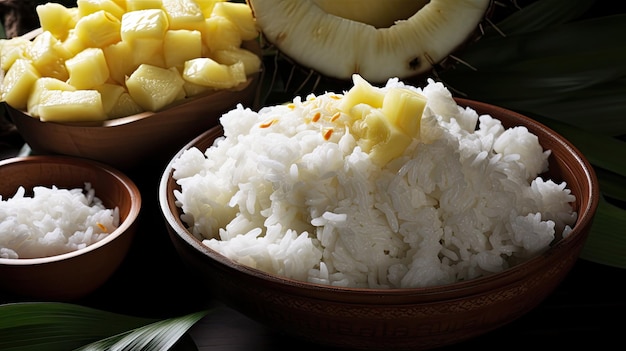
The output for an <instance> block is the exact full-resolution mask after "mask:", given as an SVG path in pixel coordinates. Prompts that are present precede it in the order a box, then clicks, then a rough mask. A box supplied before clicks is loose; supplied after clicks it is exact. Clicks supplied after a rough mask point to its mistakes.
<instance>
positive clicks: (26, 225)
mask: <svg viewBox="0 0 626 351" xmlns="http://www.w3.org/2000/svg"><path fill="white" fill-rule="evenodd" d="M118 226H119V209H118V208H117V207H116V208H114V209H107V208H105V206H104V205H103V204H102V201H101V200H100V199H99V198H98V197H96V196H95V190H94V189H93V188H92V187H91V184H90V183H85V188H84V189H81V188H75V189H62V188H57V187H56V186H52V187H44V186H36V187H33V194H32V196H27V195H26V189H25V188H24V187H19V189H18V190H17V192H16V193H15V195H14V196H13V197H11V198H8V199H6V200H3V199H2V197H1V196H0V258H11V259H13V258H15V259H16V258H38V257H48V256H54V255H60V254H64V253H68V252H71V251H74V250H79V249H82V248H85V247H87V246H88V245H91V244H93V243H96V242H98V241H100V240H102V239H103V238H105V237H106V236H107V235H109V233H111V232H113V231H114V230H115V229H116V228H117V227H118Z"/></svg>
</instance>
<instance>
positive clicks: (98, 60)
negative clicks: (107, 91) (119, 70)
mask: <svg viewBox="0 0 626 351" xmlns="http://www.w3.org/2000/svg"><path fill="white" fill-rule="evenodd" d="M65 66H66V67H67V71H68V72H69V76H70V78H69V80H68V83H69V84H71V85H73V86H74V87H76V88H77V89H91V88H93V87H96V86H98V85H101V84H104V83H105V82H106V81H107V79H109V67H108V66H107V62H106V59H105V57H104V51H103V50H102V49H100V48H87V49H85V50H83V51H81V52H79V53H78V54H76V56H74V57H72V58H70V59H68V60H67V61H65Z"/></svg>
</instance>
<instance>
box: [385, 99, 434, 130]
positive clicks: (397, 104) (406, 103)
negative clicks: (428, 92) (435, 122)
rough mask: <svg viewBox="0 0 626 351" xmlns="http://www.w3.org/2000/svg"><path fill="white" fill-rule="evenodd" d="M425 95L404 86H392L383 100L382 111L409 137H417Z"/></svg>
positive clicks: (424, 104)
mask: <svg viewBox="0 0 626 351" xmlns="http://www.w3.org/2000/svg"><path fill="white" fill-rule="evenodd" d="M424 108H426V97H425V96H424V95H422V94H419V93H417V92H415V91H412V90H409V89H405V88H392V89H389V91H387V93H386V94H385V98H384V100H383V107H382V111H383V113H384V114H385V116H386V117H387V119H388V120H389V121H390V122H391V123H392V124H393V125H395V126H396V127H398V128H399V129H400V130H401V131H403V132H404V133H406V134H407V135H409V136H411V137H419V135H420V124H421V121H422V114H423V113H424Z"/></svg>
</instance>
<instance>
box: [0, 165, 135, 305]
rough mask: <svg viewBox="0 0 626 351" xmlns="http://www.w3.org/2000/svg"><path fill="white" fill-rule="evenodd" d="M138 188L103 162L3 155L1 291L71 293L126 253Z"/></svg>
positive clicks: (97, 280)
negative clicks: (6, 157) (8, 156)
mask: <svg viewBox="0 0 626 351" xmlns="http://www.w3.org/2000/svg"><path fill="white" fill-rule="evenodd" d="M140 208H141V194H140V192H139V189H138V188H137V186H136V185H135V183H133V181H132V180H131V179H130V178H129V177H127V176H126V175H125V174H123V173H121V172H120V171H119V170H117V169H114V168H112V167H110V166H108V165H105V164H102V163H99V162H96V161H92V160H87V159H81V158H75V157H69V156H26V157H14V158H9V159H5V160H2V161H0V294H2V295H6V296H9V297H11V298H12V299H44V300H55V301H71V300H77V299H79V298H82V297H85V296H87V295H89V294H90V293H92V292H94V291H95V290H96V289H98V288H99V287H100V286H102V285H103V284H104V283H105V282H106V281H107V280H108V279H109V278H110V277H111V276H112V275H113V274H114V273H115V271H116V270H117V269H118V267H119V266H120V265H121V263H122V261H123V260H124V258H125V257H126V255H127V253H128V251H129V249H130V245H131V243H132V240H133V238H134V235H135V231H136V225H135V223H136V219H137V217H138V215H139V211H140Z"/></svg>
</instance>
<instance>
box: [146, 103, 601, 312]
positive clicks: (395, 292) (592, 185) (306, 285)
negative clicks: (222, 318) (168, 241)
mask: <svg viewBox="0 0 626 351" xmlns="http://www.w3.org/2000/svg"><path fill="white" fill-rule="evenodd" d="M454 99H455V101H456V102H457V104H459V106H463V107H471V108H472V109H474V110H476V111H477V112H478V114H479V115H481V114H484V113H482V112H480V111H481V110H484V109H489V110H491V112H489V114H490V115H491V116H492V117H493V118H496V119H498V120H500V119H499V118H497V117H496V116H501V115H507V117H508V118H512V119H513V120H515V121H516V123H517V125H527V126H531V127H532V129H538V130H543V131H545V132H546V134H547V135H548V136H549V137H550V138H552V139H553V140H554V141H555V142H557V143H558V144H559V145H561V147H562V148H564V150H566V151H567V152H568V155H570V156H572V157H573V159H574V161H575V163H576V164H578V165H580V166H581V167H582V169H583V170H584V174H585V178H584V184H585V186H584V188H586V189H588V191H587V192H586V193H584V194H578V195H577V196H580V197H582V198H587V199H588V201H586V206H584V207H583V204H584V203H581V205H580V206H581V207H580V209H579V211H577V214H578V218H577V220H576V223H575V225H574V227H572V231H571V232H570V233H569V234H568V235H567V236H566V237H564V238H561V239H559V240H558V241H556V242H554V243H553V244H551V246H550V247H549V249H548V250H545V251H544V252H542V253H540V254H538V255H536V256H535V257H532V258H530V259H528V260H526V261H524V262H522V263H520V264H517V265H514V266H511V267H509V268H506V269H504V270H503V271H500V272H496V273H494V274H489V275H484V276H481V277H477V278H473V279H469V280H464V281H457V282H452V283H448V284H443V285H434V286H427V287H414V288H358V287H341V286H333V285H326V284H320V283H312V282H307V281H301V280H296V279H292V278H287V277H282V276H279V275H275V274H271V273H268V272H265V271H262V270H259V269H256V268H252V267H249V266H247V265H244V264H241V263H238V262H236V261H234V260H231V259H229V258H227V257H226V256H224V255H222V254H221V253H219V252H217V251H215V250H213V249H211V248H209V247H208V246H206V245H204V244H203V243H202V242H201V241H200V240H199V239H197V238H196V237H194V235H193V234H191V232H190V231H189V230H188V229H187V228H186V227H185V226H184V225H181V224H180V223H181V222H179V221H178V219H177V218H176V217H175V215H174V214H173V213H172V212H171V211H170V208H169V204H168V195H170V194H168V192H167V188H168V181H169V180H170V178H171V176H172V173H173V167H172V166H173V163H174V161H175V160H176V159H177V158H179V157H180V156H181V155H182V153H183V152H185V151H186V150H187V149H189V148H191V147H194V144H196V143H197V142H198V141H200V140H202V139H203V138H205V137H206V136H207V135H211V134H217V136H218V137H219V136H222V135H223V134H222V133H221V132H222V131H223V127H222V125H220V124H218V125H217V126H214V127H212V128H210V129H209V130H206V131H205V132H203V133H202V134H200V135H198V136H197V137H195V138H193V139H192V140H191V141H189V142H188V143H187V144H186V145H184V146H183V147H182V148H181V149H180V150H179V151H178V152H177V153H176V154H175V155H174V156H173V157H172V158H171V160H170V161H169V162H168V164H167V166H166V167H165V169H164V172H163V174H162V176H161V180H160V182H159V190H158V191H159V194H158V197H159V207H160V209H161V214H162V216H163V217H164V219H165V221H166V224H167V225H168V226H170V228H169V229H171V230H173V231H174V232H175V234H176V235H177V236H178V237H179V238H181V239H183V241H185V242H186V243H187V244H188V245H190V246H191V247H192V248H193V249H195V250H196V251H198V253H199V254H202V255H203V256H208V257H209V258H210V259H212V260H215V261H217V262H218V263H220V264H222V265H224V266H226V267H228V268H229V269H233V270H236V271H239V272H242V273H244V274H245V275H247V276H249V277H250V278H257V279H262V280H264V281H268V282H271V283H275V284H281V285H286V286H290V287H293V288H298V289H305V290H307V291H311V292H312V293H315V292H316V291H317V292H324V293H329V292H330V293H334V294H354V293H358V294H360V295H363V296H381V295H385V296H388V297H390V298H391V297H393V296H411V295H419V296H427V295H437V294H441V293H447V294H449V293H454V292H468V293H471V292H470V290H471V289H475V288H477V287H480V286H483V285H485V286H486V285H488V284H485V283H488V282H489V281H493V280H500V279H502V277H504V276H512V277H513V278H512V280H510V281H509V282H508V285H510V284H513V283H514V282H516V281H519V280H521V279H524V277H525V272H526V271H527V270H528V267H530V266H532V265H533V263H534V262H537V261H541V260H544V259H546V258H547V257H549V256H551V255H553V254H555V253H556V252H558V251H560V249H561V248H562V247H563V246H565V245H568V244H570V242H571V241H574V240H583V241H584V240H585V239H586V237H587V235H588V234H585V233H582V232H581V231H582V230H583V228H586V227H588V226H590V225H591V223H592V221H593V217H594V214H595V211H596V209H597V207H598V205H599V198H600V191H599V185H598V180H597V178H596V174H595V171H594V169H593V167H592V165H591V163H590V162H589V161H588V160H587V159H586V158H585V157H584V156H583V154H582V153H581V152H580V151H579V150H578V149H577V148H576V147H575V146H574V145H573V144H572V143H571V142H570V141H569V140H567V139H565V138H564V137H563V136H561V135H560V134H558V133H557V132H556V131H554V130H553V129H551V128H549V127H548V126H546V125H544V124H542V123H540V122H538V121H536V120H534V119H531V118H530V117H527V116H525V115H523V114H521V113H518V112H515V111H512V110H510V109H507V108H504V107H500V106H496V105H492V104H489V103H485V102H481V101H476V100H471V99H464V98H456V97H455V98H454ZM533 133H534V132H533ZM172 180H173V179H172ZM457 297H458V296H457ZM381 303H382V301H381Z"/></svg>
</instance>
